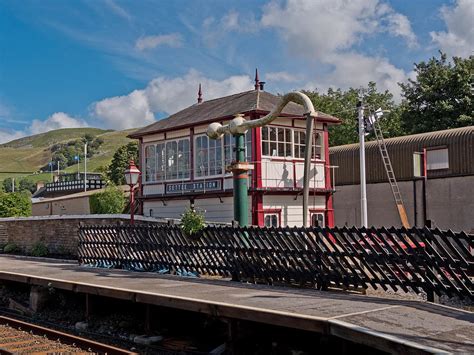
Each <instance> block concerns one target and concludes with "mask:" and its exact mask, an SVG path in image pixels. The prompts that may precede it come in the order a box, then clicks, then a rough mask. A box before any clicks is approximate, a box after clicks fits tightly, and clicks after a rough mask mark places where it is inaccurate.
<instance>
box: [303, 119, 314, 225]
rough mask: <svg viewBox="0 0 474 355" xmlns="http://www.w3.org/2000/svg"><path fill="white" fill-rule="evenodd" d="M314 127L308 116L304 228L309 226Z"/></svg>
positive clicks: (305, 156)
mask: <svg viewBox="0 0 474 355" xmlns="http://www.w3.org/2000/svg"><path fill="white" fill-rule="evenodd" d="M313 127H314V119H313V117H311V116H310V115H309V114H307V115H306V142H305V144H306V149H305V151H304V175H303V227H307V226H308V210H309V207H308V200H309V174H310V173H311V156H312V153H313Z"/></svg>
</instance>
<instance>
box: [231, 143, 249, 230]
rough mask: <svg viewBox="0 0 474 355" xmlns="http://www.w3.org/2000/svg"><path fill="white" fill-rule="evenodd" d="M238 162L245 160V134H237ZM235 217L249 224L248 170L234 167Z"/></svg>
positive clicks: (241, 223)
mask: <svg viewBox="0 0 474 355" xmlns="http://www.w3.org/2000/svg"><path fill="white" fill-rule="evenodd" d="M234 137H235V150H236V152H235V153H236V154H235V157H236V163H237V164H238V163H243V162H245V140H244V137H245V136H244V135H243V134H235V135H234ZM233 174H234V219H235V220H236V221H238V222H239V225H240V226H246V225H248V219H249V217H248V195H247V189H248V186H247V185H248V174H247V170H242V169H234V170H233Z"/></svg>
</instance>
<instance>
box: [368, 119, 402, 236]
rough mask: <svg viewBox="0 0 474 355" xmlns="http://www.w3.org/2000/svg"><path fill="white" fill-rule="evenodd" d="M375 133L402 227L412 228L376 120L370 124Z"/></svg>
mask: <svg viewBox="0 0 474 355" xmlns="http://www.w3.org/2000/svg"><path fill="white" fill-rule="evenodd" d="M370 123H371V124H372V127H373V129H374V132H375V138H376V139H377V146H378V147H379V151H380V155H381V156H382V161H383V165H384V167H385V172H386V173H387V177H388V182H389V183H390V188H391V189H392V194H393V198H394V199H395V204H396V205H397V209H398V214H399V216H400V220H401V222H402V225H403V226H404V227H405V228H410V225H409V223H408V217H407V212H406V210H405V205H404V204H403V199H402V194H401V193H400V189H399V187H398V184H397V179H396V178H395V174H394V172H393V167H392V162H391V160H390V156H389V155H388V150H387V146H386V145H385V140H384V139H383V134H382V129H381V127H380V124H379V122H378V120H377V119H374V120H373V122H370Z"/></svg>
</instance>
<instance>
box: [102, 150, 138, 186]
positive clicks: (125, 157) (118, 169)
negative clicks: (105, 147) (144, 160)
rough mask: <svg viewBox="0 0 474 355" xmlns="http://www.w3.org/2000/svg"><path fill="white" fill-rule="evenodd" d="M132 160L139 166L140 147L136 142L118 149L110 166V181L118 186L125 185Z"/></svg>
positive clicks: (108, 175) (108, 174)
mask: <svg viewBox="0 0 474 355" xmlns="http://www.w3.org/2000/svg"><path fill="white" fill-rule="evenodd" d="M130 160H133V161H135V164H136V165H137V166H138V164H139V161H138V145H137V143H136V142H130V143H128V144H126V145H123V146H121V147H120V148H118V149H117V151H116V152H115V154H114V156H113V158H112V162H111V163H110V165H109V169H108V173H107V177H108V178H109V180H110V181H112V182H113V183H114V184H116V185H124V184H125V176H124V172H125V170H126V169H127V168H128V166H129V163H130Z"/></svg>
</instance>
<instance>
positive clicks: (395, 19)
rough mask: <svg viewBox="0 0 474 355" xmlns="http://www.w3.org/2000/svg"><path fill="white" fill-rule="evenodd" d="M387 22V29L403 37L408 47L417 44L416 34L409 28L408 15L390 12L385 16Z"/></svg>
mask: <svg viewBox="0 0 474 355" xmlns="http://www.w3.org/2000/svg"><path fill="white" fill-rule="evenodd" d="M387 22H388V24H387V31H388V32H389V33H390V34H392V35H394V36H398V37H402V38H405V40H406V42H407V45H408V47H410V48H415V47H417V46H418V41H417V39H416V35H415V33H414V32H413V30H412V28H411V24H410V20H408V17H406V16H405V15H402V14H399V13H395V12H392V13H390V14H389V15H388V16H387Z"/></svg>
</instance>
